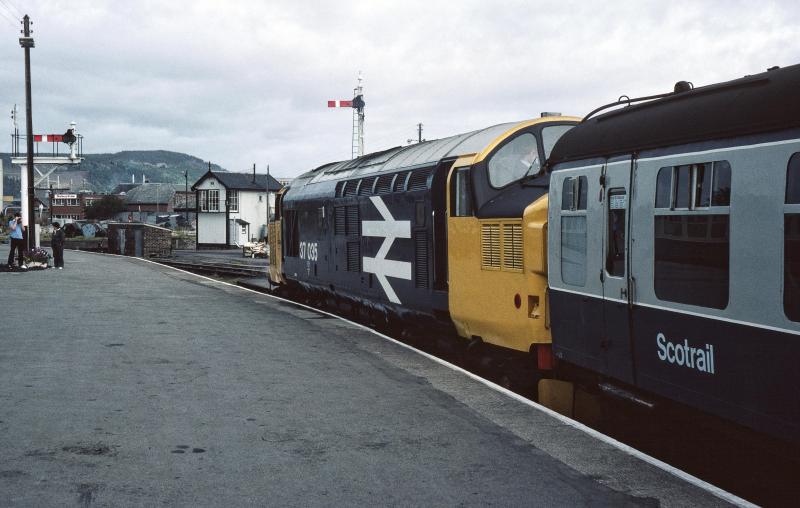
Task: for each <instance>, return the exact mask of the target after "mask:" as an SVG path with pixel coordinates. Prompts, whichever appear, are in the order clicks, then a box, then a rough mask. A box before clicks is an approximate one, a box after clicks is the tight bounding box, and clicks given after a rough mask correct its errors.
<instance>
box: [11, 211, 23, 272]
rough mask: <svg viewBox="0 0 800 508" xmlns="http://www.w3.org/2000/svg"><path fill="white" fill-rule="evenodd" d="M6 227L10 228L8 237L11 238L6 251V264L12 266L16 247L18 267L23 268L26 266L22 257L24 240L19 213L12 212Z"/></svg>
mask: <svg viewBox="0 0 800 508" xmlns="http://www.w3.org/2000/svg"><path fill="white" fill-rule="evenodd" d="M8 228H9V230H10V234H9V238H10V239H11V250H10V251H9V253H8V266H9V267H12V266H14V249H16V250H17V261H18V262H19V267H20V268H22V269H23V270H25V269H27V268H28V267H27V266H25V260H24V259H23V258H22V251H23V250H25V240H24V239H23V238H24V236H23V234H22V214H21V213H19V212H17V213H15V214H14V218H13V219H11V221H9V223H8Z"/></svg>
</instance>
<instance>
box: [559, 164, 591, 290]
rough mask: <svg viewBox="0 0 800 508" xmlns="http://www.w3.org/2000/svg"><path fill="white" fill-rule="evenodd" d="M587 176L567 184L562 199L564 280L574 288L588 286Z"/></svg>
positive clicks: (570, 179)
mask: <svg viewBox="0 0 800 508" xmlns="http://www.w3.org/2000/svg"><path fill="white" fill-rule="evenodd" d="M587 187H588V181H587V179H586V177H585V176H579V177H576V178H567V179H565V180H564V185H563V187H562V196H561V280H563V281H564V282H565V283H566V284H571V285H573V286H584V285H586V196H587Z"/></svg>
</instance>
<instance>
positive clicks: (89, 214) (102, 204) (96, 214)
mask: <svg viewBox="0 0 800 508" xmlns="http://www.w3.org/2000/svg"><path fill="white" fill-rule="evenodd" d="M124 211H125V202H124V201H122V200H121V199H120V198H118V197H117V196H103V197H102V198H101V199H100V200H99V201H95V202H94V203H92V204H91V205H89V206H87V207H86V218H87V219H89V220H104V219H111V218H112V217H114V215H116V214H118V213H120V212H124Z"/></svg>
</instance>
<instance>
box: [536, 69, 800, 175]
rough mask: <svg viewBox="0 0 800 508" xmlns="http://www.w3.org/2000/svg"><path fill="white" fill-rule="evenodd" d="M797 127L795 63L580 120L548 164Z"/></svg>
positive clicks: (799, 88)
mask: <svg viewBox="0 0 800 508" xmlns="http://www.w3.org/2000/svg"><path fill="white" fill-rule="evenodd" d="M797 126H800V65H792V66H790V67H785V68H782V69H780V68H773V69H772V70H769V71H767V72H763V73H761V74H755V75H752V76H745V77H743V78H740V79H735V80H732V81H727V82H724V83H717V84H714V85H708V86H703V87H698V88H694V89H692V90H689V91H685V92H674V93H671V94H669V95H667V96H666V97H664V98H662V99H657V100H653V101H650V102H645V103H641V104H637V105H632V106H628V107H625V108H622V109H617V110H614V111H610V112H608V113H604V114H602V115H599V116H596V117H592V118H589V119H588V120H584V121H583V122H582V123H580V124H579V125H577V126H576V127H575V128H573V129H571V130H570V131H569V132H567V133H566V134H564V136H562V137H561V139H560V140H559V141H558V143H556V146H555V147H554V148H553V151H552V152H551V153H550V159H549V161H548V164H549V165H550V168H551V169H552V165H553V164H558V163H560V162H566V161H571V160H580V159H588V158H592V157H610V156H613V155H620V154H625V153H631V152H634V151H640V150H646V149H652V148H659V147H665V146H673V145H678V144H683V143H689V142H697V141H706V140H712V139H721V138H727V137H732V136H741V135H747V134H754V133H758V132H765V131H771V130H780V129H786V128H792V127H797Z"/></svg>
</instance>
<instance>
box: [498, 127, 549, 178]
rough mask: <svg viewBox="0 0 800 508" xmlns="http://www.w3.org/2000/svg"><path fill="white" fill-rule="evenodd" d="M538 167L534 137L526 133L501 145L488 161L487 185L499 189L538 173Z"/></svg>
mask: <svg viewBox="0 0 800 508" xmlns="http://www.w3.org/2000/svg"><path fill="white" fill-rule="evenodd" d="M540 167H541V165H540V162H539V145H538V143H537V142H536V136H534V135H533V134H531V133H529V132H526V133H524V134H522V135H520V136H517V137H516V138H514V139H512V140H511V141H510V142H508V143H506V144H505V145H503V147H502V148H500V149H499V150H498V151H497V152H496V153H495V154H494V155H492V158H491V159H489V164H488V172H489V183H490V184H491V185H492V187H494V188H496V189H499V188H500V187H505V186H506V185H508V184H510V183H511V182H515V181H517V180H519V179H520V178H522V177H523V176H525V175H526V174H531V175H534V174H537V173H539V169H540Z"/></svg>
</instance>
